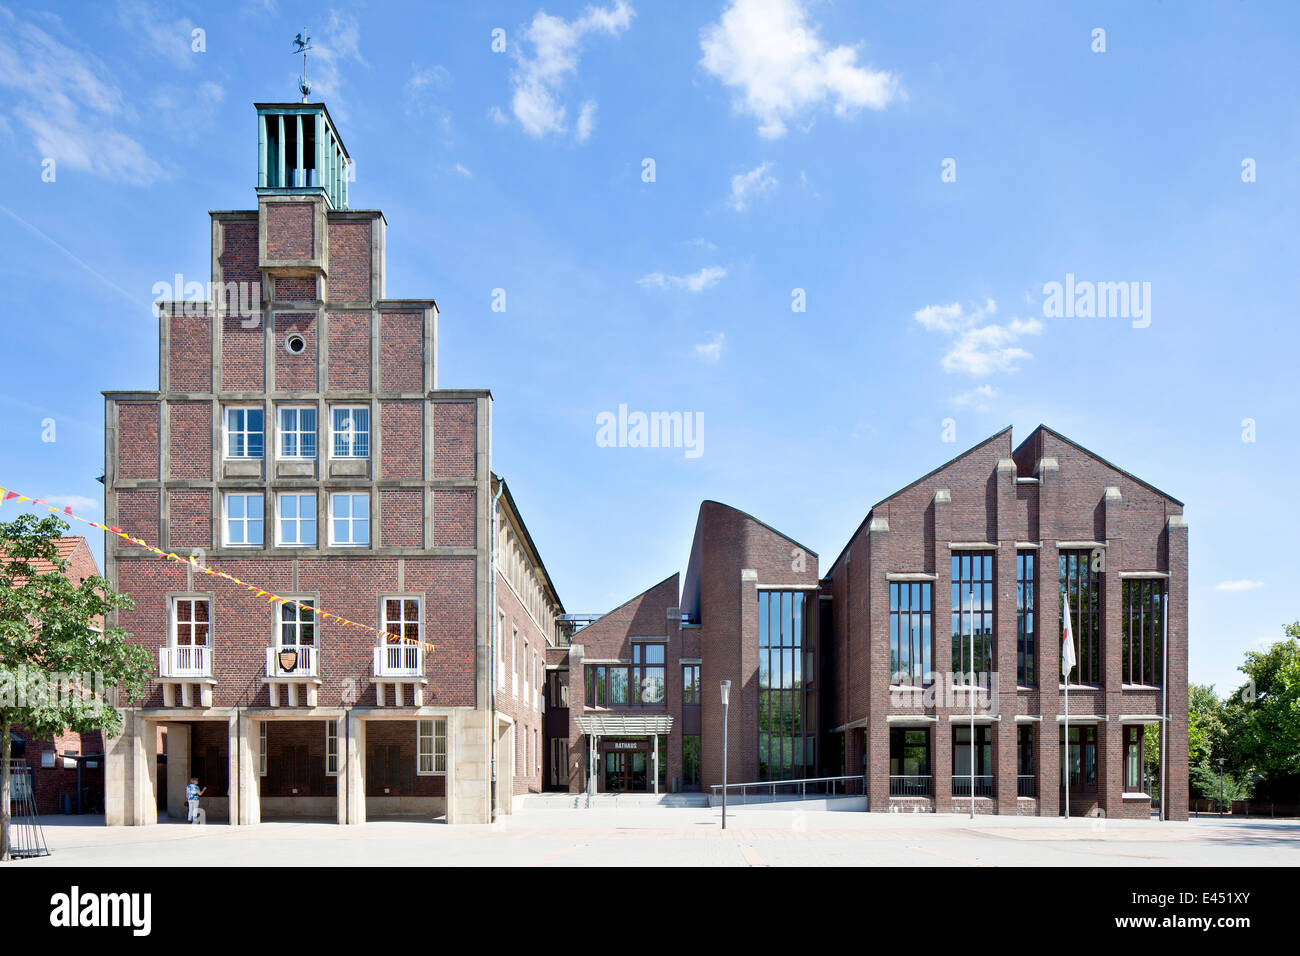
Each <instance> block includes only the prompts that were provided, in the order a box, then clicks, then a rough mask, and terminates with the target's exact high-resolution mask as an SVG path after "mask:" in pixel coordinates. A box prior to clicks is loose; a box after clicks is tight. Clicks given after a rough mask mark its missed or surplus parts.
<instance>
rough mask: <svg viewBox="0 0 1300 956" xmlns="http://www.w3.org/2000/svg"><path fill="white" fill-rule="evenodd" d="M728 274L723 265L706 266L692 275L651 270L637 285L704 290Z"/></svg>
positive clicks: (650, 287) (646, 287)
mask: <svg viewBox="0 0 1300 956" xmlns="http://www.w3.org/2000/svg"><path fill="white" fill-rule="evenodd" d="M726 274H727V270H726V269H724V268H722V266H705V267H704V268H703V269H701V270H700V271H699V272H692V273H691V274H690V275H685V276H673V275H666V274H665V273H662V272H651V273H649V274H648V275H643V276H642V277H641V278H639V279H637V280H636V282H637V285H639V286H640V287H641V288H643V289H684V290H686V291H687V292H703V291H704V290H705V289H711V288H713V286H715V285H717V284H718V282H719V281H720V280H721V279H722V278H723V276H725V275H726Z"/></svg>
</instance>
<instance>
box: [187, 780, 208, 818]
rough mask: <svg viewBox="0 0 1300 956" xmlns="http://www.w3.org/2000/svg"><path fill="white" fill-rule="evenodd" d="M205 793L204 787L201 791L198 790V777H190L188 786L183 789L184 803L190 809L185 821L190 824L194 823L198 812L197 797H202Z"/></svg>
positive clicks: (205, 788)
mask: <svg viewBox="0 0 1300 956" xmlns="http://www.w3.org/2000/svg"><path fill="white" fill-rule="evenodd" d="M207 792H208V788H207V787H204V788H203V789H202V790H200V789H199V778H198V777H190V784H189V786H188V787H186V788H185V802H186V803H187V804H189V809H190V813H189V816H188V817H186V819H187V820H189V821H190V822H191V823H192V822H194V817H195V815H196V814H197V813H198V810H199V797H201V796H203V794H205V793H207Z"/></svg>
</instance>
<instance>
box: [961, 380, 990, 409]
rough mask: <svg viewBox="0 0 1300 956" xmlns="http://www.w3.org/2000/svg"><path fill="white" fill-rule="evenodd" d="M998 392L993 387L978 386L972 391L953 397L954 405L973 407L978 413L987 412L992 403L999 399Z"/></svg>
mask: <svg viewBox="0 0 1300 956" xmlns="http://www.w3.org/2000/svg"><path fill="white" fill-rule="evenodd" d="M997 395H998V390H997V389H996V388H994V387H993V386H992V385H977V386H976V387H975V388H972V389H971V390H970V391H967V392H962V393H961V394H960V395H954V396H953V397H952V403H953V404H954V405H957V406H958V407H965V406H973V407H974V408H975V409H976V411H981V412H987V411H988V410H989V409H990V407H991V406H990V404H989V403H990V402H991V401H992V400H993V399H995V398H997Z"/></svg>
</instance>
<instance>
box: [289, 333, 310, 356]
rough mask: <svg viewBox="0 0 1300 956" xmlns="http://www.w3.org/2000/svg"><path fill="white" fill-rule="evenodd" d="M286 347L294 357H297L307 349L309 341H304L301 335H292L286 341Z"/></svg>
mask: <svg viewBox="0 0 1300 956" xmlns="http://www.w3.org/2000/svg"><path fill="white" fill-rule="evenodd" d="M284 347H285V348H286V349H288V350H289V351H290V352H292V353H293V354H294V355H297V354H298V353H299V352H301V351H302V350H303V349H305V348H306V347H307V340H306V339H304V338H303V337H302V336H301V335H296V334H295V335H291V336H289V337H288V338H287V339H285V340H284Z"/></svg>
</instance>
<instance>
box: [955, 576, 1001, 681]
mask: <svg viewBox="0 0 1300 956" xmlns="http://www.w3.org/2000/svg"><path fill="white" fill-rule="evenodd" d="M972 643H973V644H974V648H973V651H974V672H975V676H974V678H973V680H974V681H975V682H976V683H979V682H980V681H981V680H982V678H983V675H986V674H990V673H992V671H993V554H992V553H991V552H987V551H975V552H972V551H964V552H960V553H958V554H954V555H953V556H952V673H953V679H954V681H955V682H956V683H958V684H967V683H970V682H971V681H972V677H971V676H970V675H971V670H972V663H971V662H972V658H971V654H972V647H971V645H972Z"/></svg>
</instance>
